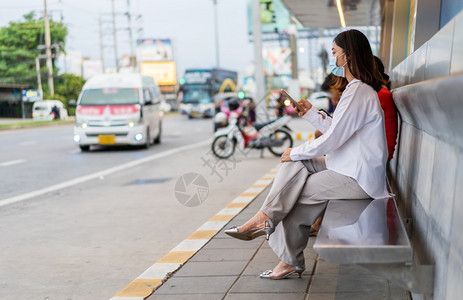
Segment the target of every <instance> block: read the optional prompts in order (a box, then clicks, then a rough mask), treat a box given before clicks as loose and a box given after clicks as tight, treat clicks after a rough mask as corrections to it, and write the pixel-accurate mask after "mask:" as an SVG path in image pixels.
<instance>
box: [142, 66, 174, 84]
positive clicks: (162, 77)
mask: <svg viewBox="0 0 463 300" xmlns="http://www.w3.org/2000/svg"><path fill="white" fill-rule="evenodd" d="M140 73H141V74H143V75H146V76H151V77H153V79H154V82H156V84H158V85H160V86H163V85H175V84H176V83H177V70H176V65H175V61H142V62H141V63H140Z"/></svg>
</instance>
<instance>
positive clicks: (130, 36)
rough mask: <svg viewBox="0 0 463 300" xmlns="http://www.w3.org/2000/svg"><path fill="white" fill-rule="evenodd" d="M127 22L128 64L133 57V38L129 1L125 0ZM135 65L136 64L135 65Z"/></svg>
mask: <svg viewBox="0 0 463 300" xmlns="http://www.w3.org/2000/svg"><path fill="white" fill-rule="evenodd" d="M127 21H128V23H129V43H130V60H131V61H130V62H131V63H132V59H133V58H134V57H135V51H134V47H133V46H134V45H133V36H132V14H131V12H130V0H127ZM135 65H136V64H135Z"/></svg>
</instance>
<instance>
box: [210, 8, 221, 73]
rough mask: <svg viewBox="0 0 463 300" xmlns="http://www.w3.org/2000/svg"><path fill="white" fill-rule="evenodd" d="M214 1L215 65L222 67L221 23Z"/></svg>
mask: <svg viewBox="0 0 463 300" xmlns="http://www.w3.org/2000/svg"><path fill="white" fill-rule="evenodd" d="M212 1H214V32H215V64H216V66H217V68H219V67H220V50H219V22H218V17H217V0H212Z"/></svg>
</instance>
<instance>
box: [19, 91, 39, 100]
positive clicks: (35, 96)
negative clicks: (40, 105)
mask: <svg viewBox="0 0 463 300" xmlns="http://www.w3.org/2000/svg"><path fill="white" fill-rule="evenodd" d="M22 100H23V102H35V101H41V100H43V98H42V91H41V90H32V89H29V90H23V91H22Z"/></svg>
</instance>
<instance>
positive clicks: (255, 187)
mask: <svg viewBox="0 0 463 300" xmlns="http://www.w3.org/2000/svg"><path fill="white" fill-rule="evenodd" d="M266 187H268V184H254V185H252V186H251V188H252V189H258V188H261V189H264V188H266Z"/></svg>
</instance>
